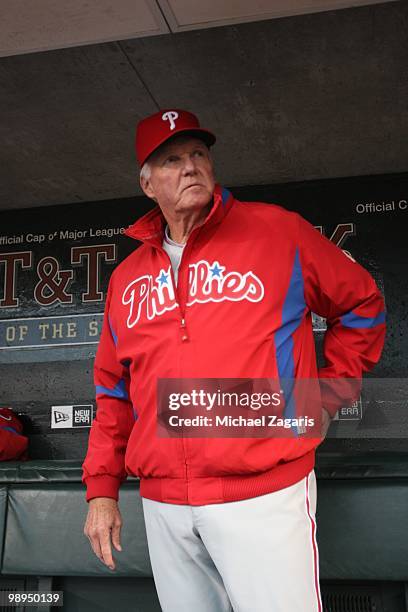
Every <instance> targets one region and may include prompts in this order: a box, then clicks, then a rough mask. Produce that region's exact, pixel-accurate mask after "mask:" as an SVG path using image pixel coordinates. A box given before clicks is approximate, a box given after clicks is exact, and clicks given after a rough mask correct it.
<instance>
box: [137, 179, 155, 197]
mask: <svg viewBox="0 0 408 612" xmlns="http://www.w3.org/2000/svg"><path fill="white" fill-rule="evenodd" d="M139 182H140V187H141V188H142V190H143V192H144V193H145V194H146V195H147V197H148V198H150V199H151V200H154V201H155V202H157V200H156V198H155V196H154V190H153V188H152V186H151V184H150V179H147V178H146V177H144V176H141V177H140V180H139Z"/></svg>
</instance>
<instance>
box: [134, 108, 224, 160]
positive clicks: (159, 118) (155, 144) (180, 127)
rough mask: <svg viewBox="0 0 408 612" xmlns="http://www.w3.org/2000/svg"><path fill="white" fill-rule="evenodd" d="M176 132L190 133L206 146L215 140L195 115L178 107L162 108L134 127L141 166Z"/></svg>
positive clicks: (209, 145) (137, 153)
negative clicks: (201, 125)
mask: <svg viewBox="0 0 408 612" xmlns="http://www.w3.org/2000/svg"><path fill="white" fill-rule="evenodd" d="M176 134H185V135H187V136H188V135H190V136H192V137H193V138H199V139H200V140H203V141H204V142H205V144H206V145H207V147H211V145H213V144H214V142H215V136H214V134H212V132H210V131H209V130H205V129H204V128H202V127H200V122H199V121H198V119H197V117H196V116H195V115H193V113H190V112H189V111H185V110H181V109H180V108H172V109H170V108H163V109H162V110H160V111H159V112H158V113H155V114H154V115H150V116H149V117H146V118H145V119H142V121H140V122H139V123H138V125H137V129H136V155H137V160H138V162H139V164H140V166H143V164H144V163H145V161H146V160H147V158H148V157H149V155H151V154H152V153H153V152H154V151H156V149H158V148H159V147H160V146H161V145H162V144H164V143H165V142H166V141H167V140H168V139H169V138H172V137H173V136H175V135H176Z"/></svg>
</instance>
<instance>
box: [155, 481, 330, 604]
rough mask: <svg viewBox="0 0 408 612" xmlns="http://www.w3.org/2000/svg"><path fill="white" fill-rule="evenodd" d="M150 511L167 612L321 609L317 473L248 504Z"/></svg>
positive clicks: (160, 593) (157, 574)
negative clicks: (317, 536) (317, 541)
mask: <svg viewBox="0 0 408 612" xmlns="http://www.w3.org/2000/svg"><path fill="white" fill-rule="evenodd" d="M143 511H144V517H145V522H146V530H147V538H148V545H149V553H150V559H151V563H152V568H153V576H154V580H155V584H156V589H157V593H158V596H159V600H160V604H161V607H162V609H163V611H164V612H230V611H231V610H234V612H322V604H321V599H320V589H319V561H318V551H317V544H316V522H315V512H316V478H315V473H314V470H312V471H311V472H310V474H309V475H308V476H307V477H306V478H304V479H303V480H301V481H299V482H298V483H296V484H294V485H292V486H290V487H287V488H286V489H282V490H280V491H275V492H273V493H268V494H267V495H261V496H259V497H253V498H251V499H246V500H243V501H237V502H228V503H224V504H208V505H206V506H186V505H175V504H167V503H162V502H156V501H152V500H150V499H146V498H144V499H143Z"/></svg>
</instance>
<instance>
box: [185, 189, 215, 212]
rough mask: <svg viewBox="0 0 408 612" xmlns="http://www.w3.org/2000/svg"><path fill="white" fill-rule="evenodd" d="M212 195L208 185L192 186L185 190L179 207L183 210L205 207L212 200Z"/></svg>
mask: <svg viewBox="0 0 408 612" xmlns="http://www.w3.org/2000/svg"><path fill="white" fill-rule="evenodd" d="M212 196H213V194H212V193H210V192H209V191H208V189H207V188H206V187H201V185H200V186H197V189H196V188H195V187H190V188H189V189H186V190H185V192H184V197H183V199H182V201H181V202H180V204H181V206H180V207H178V208H180V209H183V210H186V209H191V210H193V209H197V208H204V207H205V206H208V204H209V203H210V202H211V200H212Z"/></svg>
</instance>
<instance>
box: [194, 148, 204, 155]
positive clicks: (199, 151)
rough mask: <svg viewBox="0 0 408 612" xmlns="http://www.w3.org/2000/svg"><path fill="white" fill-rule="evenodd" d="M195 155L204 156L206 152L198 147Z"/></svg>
mask: <svg viewBox="0 0 408 612" xmlns="http://www.w3.org/2000/svg"><path fill="white" fill-rule="evenodd" d="M194 155H198V157H203V156H204V152H203V151H201V150H200V149H197V150H196V151H194Z"/></svg>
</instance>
